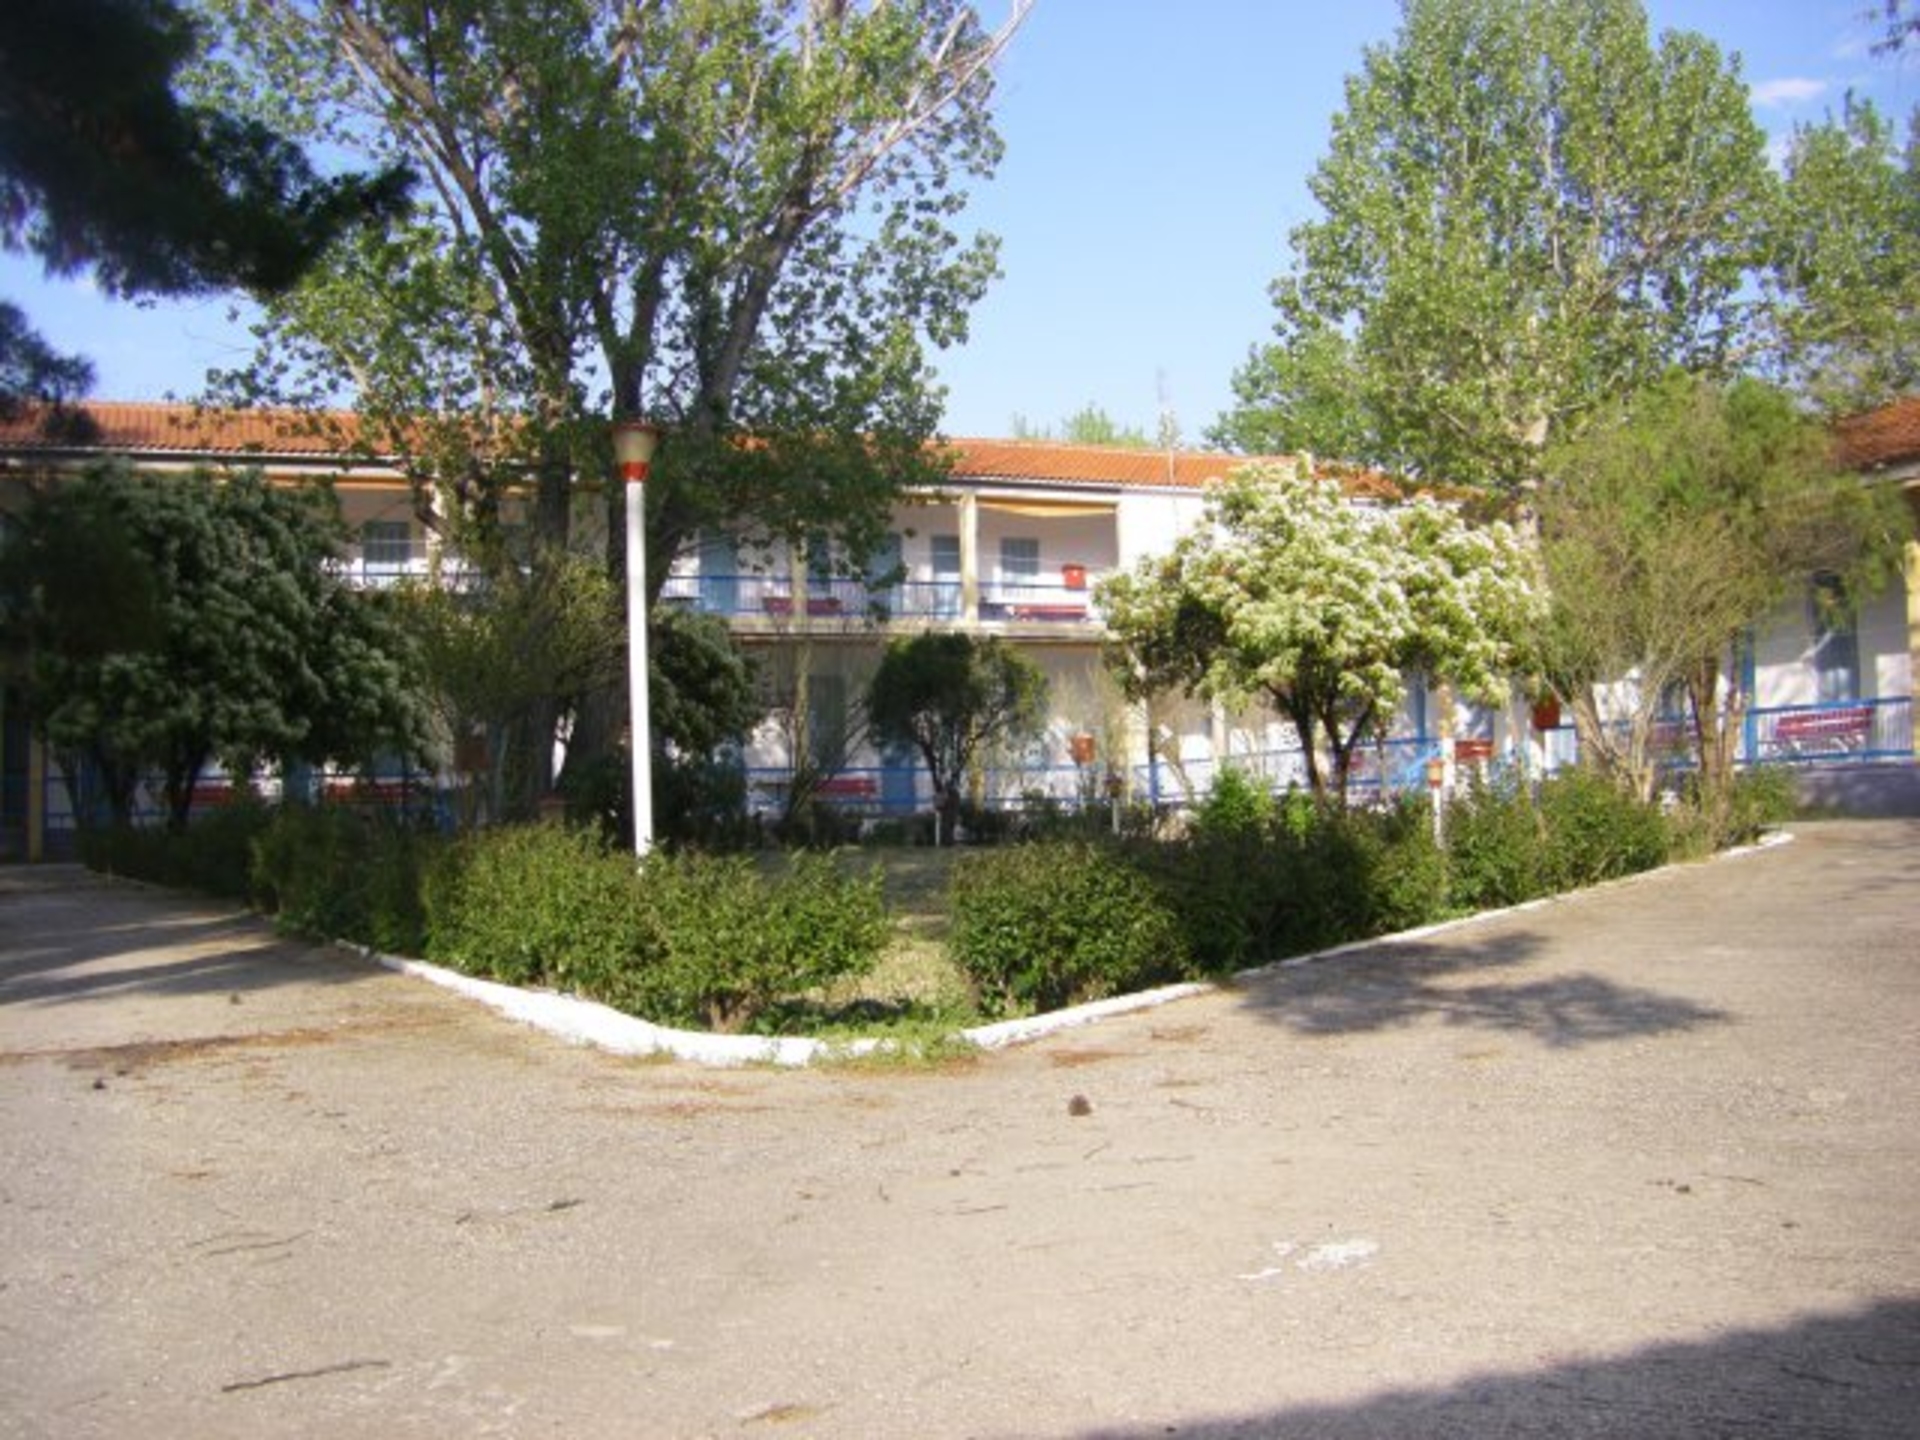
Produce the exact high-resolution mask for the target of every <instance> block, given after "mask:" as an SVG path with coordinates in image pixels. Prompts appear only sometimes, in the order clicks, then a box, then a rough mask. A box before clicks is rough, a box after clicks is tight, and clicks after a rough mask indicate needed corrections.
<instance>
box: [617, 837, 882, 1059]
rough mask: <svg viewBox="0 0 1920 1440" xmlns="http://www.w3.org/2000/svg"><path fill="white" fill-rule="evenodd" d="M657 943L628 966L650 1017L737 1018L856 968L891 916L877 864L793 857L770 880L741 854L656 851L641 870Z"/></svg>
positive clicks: (865, 962) (869, 961) (728, 1027)
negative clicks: (637, 965)
mask: <svg viewBox="0 0 1920 1440" xmlns="http://www.w3.org/2000/svg"><path fill="white" fill-rule="evenodd" d="M641 884H642V888H643V890H644V892H645V897H646V905H647V908H648V910H649V911H650V913H651V915H652V917H653V920H654V923H655V924H656V926H657V927H658V933H659V935H660V937H661V943H662V953H661V954H660V956H659V958H658V959H657V960H656V961H655V962H654V963H653V964H652V965H650V966H648V967H647V968H646V969H645V971H644V972H642V973H641V974H640V975H638V976H637V977H636V979H637V981H638V985H639V990H640V994H641V997H642V1005H643V1007H644V1013H646V1014H648V1015H651V1016H653V1017H655V1018H656V1019H661V1020H668V1021H679V1022H682V1023H689V1024H704V1025H706V1026H707V1027H709V1028H710V1029H714V1030H719V1031H722V1032H730V1031H738V1030H745V1029H748V1028H750V1027H751V1026H752V1025H753V1023H754V1022H755V1021H756V1020H757V1019H759V1018H760V1017H761V1016H763V1015H764V1014H766V1013H767V1012H768V1011H769V1010H770V1009H771V1008H772V1007H773V1006H774V1004H775V1003H776V1002H777V1001H779V1000H781V999H783V998H786V997H790V996H797V995H799V994H802V993H803V992H806V991H809V990H813V989H815V988H817V987H819V986H823V985H828V984H831V983H833V982H835V981H839V980H846V979H849V978H853V977H857V976H860V975H864V974H866V973H867V972H868V971H870V970H871V969H872V968H873V967H874V965H875V964H876V963H877V962H878V960H879V958H880V953H881V951H882V950H883V949H884V948H885V946H886V943H887V939H888V937H889V934H890V929H891V927H890V926H889V923H888V920H887V912H886V906H885V905H884V903H883V902H882V900H881V893H880V892H881V875H880V872H879V871H878V869H873V870H870V871H868V872H867V874H865V875H864V876H859V877H853V876H848V875H846V874H845V873H843V872H842V870H841V869H840V867H839V866H838V865H837V864H836V863H835V861H834V859H833V858H832V857H831V856H828V855H820V854H809V853H802V854H797V855H795V856H793V857H792V859H791V861H790V863H789V865H788V867H787V869H786V871H785V873H784V874H781V875H779V876H778V877H776V878H774V879H772V880H769V879H768V878H766V877H765V876H764V875H763V874H762V872H761V870H760V867H759V866H758V865H757V864H756V863H755V861H754V860H753V859H752V858H750V857H747V856H706V855H699V854H679V855H666V854H661V855H655V856H650V857H649V858H648V861H647V864H646V867H645V869H644V872H643V874H642V877H641Z"/></svg>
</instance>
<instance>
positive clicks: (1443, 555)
mask: <svg viewBox="0 0 1920 1440" xmlns="http://www.w3.org/2000/svg"><path fill="white" fill-rule="evenodd" d="M1303 471H1304V466H1303V467H1301V468H1300V470H1298V471H1297V470H1296V469H1294V468H1292V467H1286V468H1282V467H1275V466H1248V467H1246V468H1244V469H1241V470H1239V471H1237V472H1236V473H1235V474H1234V475H1233V476H1232V477H1231V478H1230V479H1229V480H1228V482H1227V483H1226V484H1225V485H1223V486H1221V487H1219V488H1218V489H1216V490H1215V491H1214V492H1213V493H1212V494H1211V495H1210V497H1209V499H1208V519H1209V522H1210V523H1209V524H1207V525H1205V526H1202V527H1200V528H1198V529H1196V530H1194V531H1193V532H1191V533H1190V534H1188V535H1186V536H1185V537H1183V538H1182V539H1181V540H1180V541H1179V542H1178V544H1177V545H1176V546H1175V547H1174V550H1173V551H1172V553H1171V554H1169V555H1164V556H1155V557H1149V558H1147V559H1145V560H1143V561H1141V562H1140V564H1139V565H1138V566H1137V567H1136V568H1135V569H1134V570H1133V571H1132V572H1131V573H1125V574H1121V575H1117V576H1114V577H1111V578H1109V579H1108V580H1106V581H1104V582H1102V584H1101V586H1100V603H1101V605H1102V607H1103V608H1104V610H1105V612H1106V616H1107V626H1108V630H1109V633H1110V635H1111V637H1112V639H1111V641H1110V652H1109V653H1110V658H1111V662H1112V664H1113V667H1114V669H1115V671H1116V673H1117V675H1118V678H1119V679H1120V681H1121V683H1122V685H1123V686H1124V687H1125V688H1126V689H1127V690H1128V692H1129V693H1131V694H1133V695H1135V696H1136V697H1143V696H1150V695H1152V694H1153V693H1155V692H1157V691H1162V690H1168V689H1179V690H1182V691H1185V692H1186V693H1188V694H1192V695H1198V696H1202V697H1206V698H1218V699H1225V700H1228V701H1240V700H1244V699H1247V698H1252V697H1257V698H1260V699H1263V700H1265V701H1267V702H1268V703H1270V704H1271V705H1273V706H1274V707H1275V708H1276V709H1277V710H1278V711H1279V712H1280V714H1282V715H1284V716H1285V717H1286V718H1287V720H1288V721H1290V722H1291V723H1292V725H1293V727H1294V730H1295V731H1296V733H1297V734H1298V735H1299V736H1300V739H1301V743H1302V747H1303V753H1304V756H1305V759H1306V765H1307V779H1308V783H1309V785H1310V786H1311V788H1312V789H1313V791H1314V794H1315V796H1316V797H1320V798H1332V799H1334V800H1336V801H1338V802H1339V803H1342V804H1344V803H1345V800H1346V789H1347V777H1348V775H1349V773H1350V771H1351V768H1352V764H1353V759H1354V755H1355V752H1356V750H1357V749H1358V747H1359V746H1360V745H1361V744H1362V743H1363V742H1365V741H1366V740H1367V739H1369V738H1371V737H1373V736H1375V735H1377V734H1378V733H1380V731H1381V729H1382V727H1383V726H1385V725H1386V723H1387V722H1388V720H1389V719H1390V718H1391V716H1392V714H1393V712H1394V709H1395V708H1396V707H1397V706H1398V705H1399V704H1400V702H1401V701H1402V700H1403V699H1404V697H1405V695H1406V688H1407V678H1406V677H1407V676H1408V674H1410V673H1415V672H1421V673H1425V674H1427V675H1429V676H1432V677H1434V678H1437V679H1450V680H1452V681H1453V682H1454V683H1455V684H1457V685H1458V686H1459V687H1460V689H1462V690H1463V691H1465V692H1466V693H1469V694H1476V695H1487V696H1498V695H1500V694H1503V693H1504V689H1505V686H1506V684H1507V683H1508V676H1509V675H1510V674H1511V673H1512V670H1513V667H1514V662H1515V660H1516V659H1517V657H1518V655H1519V653H1520V645H1521V642H1522V641H1523V639H1524V638H1525V636H1526V635H1527V634H1528V632H1529V631H1530V629H1531V628H1532V626H1533V625H1534V624H1535V623H1536V622H1537V618H1538V616H1539V615H1540V613H1541V610H1542V608H1543V601H1542V599H1541V597H1540V595H1539V592H1538V589H1537V587H1536V585H1535V583H1534V580H1533V575H1534V566H1533V564H1532V563H1531V557H1530V555H1529V554H1528V552H1527V551H1526V550H1525V549H1524V548H1523V547H1522V546H1521V544H1520V542H1519V540H1518V538H1517V537H1516V536H1515V534H1514V533H1513V531H1512V530H1511V529H1510V528H1508V527H1507V526H1506V525H1503V524H1493V525H1488V526H1480V527H1476V526H1472V525H1469V524H1468V523H1467V522H1466V521H1465V520H1463V519H1462V518H1461V517H1460V516H1459V515H1458V514H1457V513H1455V512H1454V511H1453V510H1451V509H1448V508H1446V507H1443V506H1441V505H1438V504H1436V503H1434V502H1433V501H1431V500H1429V499H1425V498H1421V499H1417V500H1414V501H1412V502H1410V503H1406V504H1400V505H1395V506H1392V507H1391V508H1387V509H1384V510H1377V511H1375V510H1367V511H1363V510H1361V509H1359V508H1358V507H1356V506H1355V505H1354V504H1352V503H1351V498H1350V497H1349V496H1348V495H1347V494H1346V492H1345V491H1344V490H1343V489H1342V487H1341V486H1340V484H1339V483H1338V482H1337V481H1333V480H1315V479H1314V478H1313V477H1312V476H1311V475H1309V474H1306V473H1302V472H1303ZM1323 751H1324V754H1323ZM1329 760H1330V762H1331V769H1332V773H1331V776H1329V775H1328V773H1327V769H1326V766H1325V764H1324V763H1323V762H1324V761H1329Z"/></svg>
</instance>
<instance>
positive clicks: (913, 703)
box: [867, 633, 1047, 842]
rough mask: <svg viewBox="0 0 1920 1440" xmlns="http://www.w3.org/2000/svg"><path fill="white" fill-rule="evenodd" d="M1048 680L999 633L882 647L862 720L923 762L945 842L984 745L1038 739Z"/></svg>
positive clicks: (927, 637)
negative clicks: (925, 763)
mask: <svg viewBox="0 0 1920 1440" xmlns="http://www.w3.org/2000/svg"><path fill="white" fill-rule="evenodd" d="M1046 699H1047V680H1046V676H1045V675H1043V674H1042V673H1041V671H1040V667H1039V666H1038V665H1036V664H1035V663H1034V662H1033V661H1032V660H1031V659H1029V658H1028V657H1027V656H1026V655H1023V654H1022V653H1021V652H1020V651H1018V650H1016V649H1014V648H1013V647H1012V646H1010V645H1008V644H1007V643H1006V642H1005V641H1003V640H1001V639H999V638H998V637H997V636H989V637H987V638H986V639H984V640H981V639H975V638H974V637H972V636H970V635H962V634H936V633H928V634H922V635H914V636H907V637H902V638H900V639H897V640H895V641H893V642H892V643H891V644H889V645H888V646H887V651H886V654H885V655H884V656H882V657H881V660H880V668H879V669H878V670H877V671H875V672H874V676H873V684H872V686H871V688H870V689H869V691H868V695H867V723H868V725H869V727H870V729H871V732H872V734H873V737H874V738H875V739H876V740H878V741H879V742H880V743H882V744H895V745H901V746H908V747H911V748H912V749H914V750H917V751H918V752H919V753H920V757H921V758H922V759H923V760H925V761H926V762H927V776H928V778H929V779H930V780H931V781H932V782H933V795H934V806H935V811H936V814H937V815H938V817H939V827H940V833H941V836H942V838H943V839H945V840H946V841H949V842H950V841H951V840H952V839H953V836H954V831H955V827H956V826H957V824H958V822H959V817H960V799H961V795H962V794H963V792H964V789H965V785H966V780H967V776H968V774H969V773H970V771H971V770H972V768H973V765H974V762H975V760H976V759H977V758H978V757H979V755H980V754H981V753H982V752H983V751H984V750H985V749H986V748H987V747H988V746H990V745H994V744H1000V743H1008V744H1017V743H1020V742H1023V741H1026V740H1030V739H1033V738H1035V737H1036V736H1038V735H1039V734H1040V732H1041V730H1042V728H1043V727H1044V725H1045V723H1046Z"/></svg>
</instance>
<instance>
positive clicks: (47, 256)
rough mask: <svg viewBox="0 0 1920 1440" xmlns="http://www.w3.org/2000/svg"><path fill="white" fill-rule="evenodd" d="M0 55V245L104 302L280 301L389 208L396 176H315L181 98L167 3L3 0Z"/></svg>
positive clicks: (302, 159)
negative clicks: (0, 96) (126, 297)
mask: <svg viewBox="0 0 1920 1440" xmlns="http://www.w3.org/2000/svg"><path fill="white" fill-rule="evenodd" d="M10 9H11V14H10V16H9V20H10V28H11V30H12V39H11V40H10V41H9V43H8V44H7V46H6V47H5V48H4V49H0V93H4V94H5V95H6V97H7V98H6V103H5V104H4V105H0V200H3V201H4V204H0V209H3V210H4V211H5V214H6V222H5V232H4V234H5V240H6V242H7V244H8V245H9V247H11V248H19V249H24V250H27V251H30V252H31V253H33V254H35V255H38V256H39V257H40V258H41V259H43V260H45V261H46V262H47V264H48V266H49V267H50V268H51V269H54V270H56V271H58V272H61V273H72V272H73V271H75V270H77V269H80V268H82V267H83V266H89V265H90V266H92V267H93V268H94V270H95V272H96V274H97V275H98V276H99V279H100V281H101V283H102V285H103V287H104V288H105V289H107V290H108V291H110V292H113V293H116V294H131V293H147V294H156V293H157V294H190V293H194V292H197V291H201V290H205V289H209V288H220V287H225V286H242V287H245V288H248V289H253V290H269V291H270V290H280V289H284V288H285V287H286V286H288V285H289V284H291V283H292V282H293V281H294V280H295V279H296V278H297V277H298V275H299V274H300V273H301V272H302V271H303V270H304V269H305V268H306V267H308V266H310V265H311V264H312V263H313V262H314V260H315V258H316V257H317V256H318V255H319V254H320V252H321V251H322V250H324V249H325V248H326V247H327V246H328V245H330V244H332V243H333V242H334V241H335V240H336V239H337V238H339V236H340V235H341V234H342V233H343V232H345V231H347V230H349V229H351V228H353V227H354V226H357V225H359V224H361V223H363V222H364V221H367V220H369V219H385V218H388V217H390V216H392V215H393V214H394V213H395V212H396V211H397V210H398V209H399V207H400V205H401V204H402V203H403V202H404V200H405V197H406V190H407V185H408V183H409V182H408V178H407V176H406V173H405V171H404V170H400V169H387V170H384V171H383V172H382V173H381V174H379V175H374V176H364V175H348V176H343V177H340V178H338V179H322V178H321V177H320V176H319V175H318V174H317V173H316V172H315V170H314V168H313V166H312V164H311V163H310V162H309V161H308V159H307V157H306V156H305V155H304V154H303V153H301V151H300V149H299V148H298V147H297V146H296V145H294V144H293V143H291V142H290V141H289V140H287V139H286V138H285V137H284V136H282V135H279V134H276V133H275V132H274V131H272V130H271V129H269V128H268V127H267V126H265V125H262V124H259V123H256V122H251V121H248V120H245V119H243V118H241V117H239V116H237V115H235V114H233V113H231V111H230V110H227V109H224V108H213V107H208V106H200V105H193V104H187V103H183V102H182V101H181V99H180V98H179V96H178V94H177V93H176V91H175V82H176V79H177V72H179V71H180V70H181V68H182V67H183V66H184V65H185V64H186V62H187V61H188V59H189V57H190V56H191V55H192V54H193V52H194V49H195V46H196V39H197V37H196V27H195V24H194V21H193V18H192V17H191V16H189V15H188V14H187V13H186V11H185V10H183V9H182V8H181V7H180V6H179V5H177V4H175V3H173V0H15V3H14V4H13V6H11V7H10Z"/></svg>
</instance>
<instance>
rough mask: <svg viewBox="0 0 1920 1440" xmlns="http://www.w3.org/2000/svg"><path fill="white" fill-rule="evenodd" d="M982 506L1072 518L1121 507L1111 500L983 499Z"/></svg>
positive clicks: (1007, 511)
mask: <svg viewBox="0 0 1920 1440" xmlns="http://www.w3.org/2000/svg"><path fill="white" fill-rule="evenodd" d="M980 508H981V509H982V510H998V511H999V512H1000V513H1001V514H1003V515H1037V516H1041V517H1043V518H1049V519H1070V518H1072V517H1073V516H1075V515H1111V514H1113V513H1114V511H1115V510H1116V509H1118V508H1119V507H1118V506H1117V505H1116V504H1115V503H1114V502H1113V501H1111V500H982V501H981V502H980Z"/></svg>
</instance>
